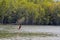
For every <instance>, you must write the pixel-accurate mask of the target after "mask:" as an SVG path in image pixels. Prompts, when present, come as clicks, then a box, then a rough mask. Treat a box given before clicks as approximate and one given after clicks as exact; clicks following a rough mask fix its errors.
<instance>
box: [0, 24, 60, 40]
mask: <svg viewBox="0 0 60 40" xmlns="http://www.w3.org/2000/svg"><path fill="white" fill-rule="evenodd" d="M0 30H6V31H9V32H10V33H15V32H32V33H41V32H44V33H45V32H47V33H53V34H58V37H49V36H47V37H40V36H30V37H20V36H17V37H11V38H1V39H0V40H60V26H28V25H22V27H21V29H20V30H18V25H0Z"/></svg>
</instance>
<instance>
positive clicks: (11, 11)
mask: <svg viewBox="0 0 60 40" xmlns="http://www.w3.org/2000/svg"><path fill="white" fill-rule="evenodd" d="M22 18H24V20H23V21H22V22H21V23H22V24H41V25H42V24H44V25H49V24H51V25H52V24H54V25H55V24H60V19H59V18H60V2H54V1H53V0H0V23H3V24H4V23H5V24H6V23H16V22H17V20H18V19H22Z"/></svg>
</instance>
